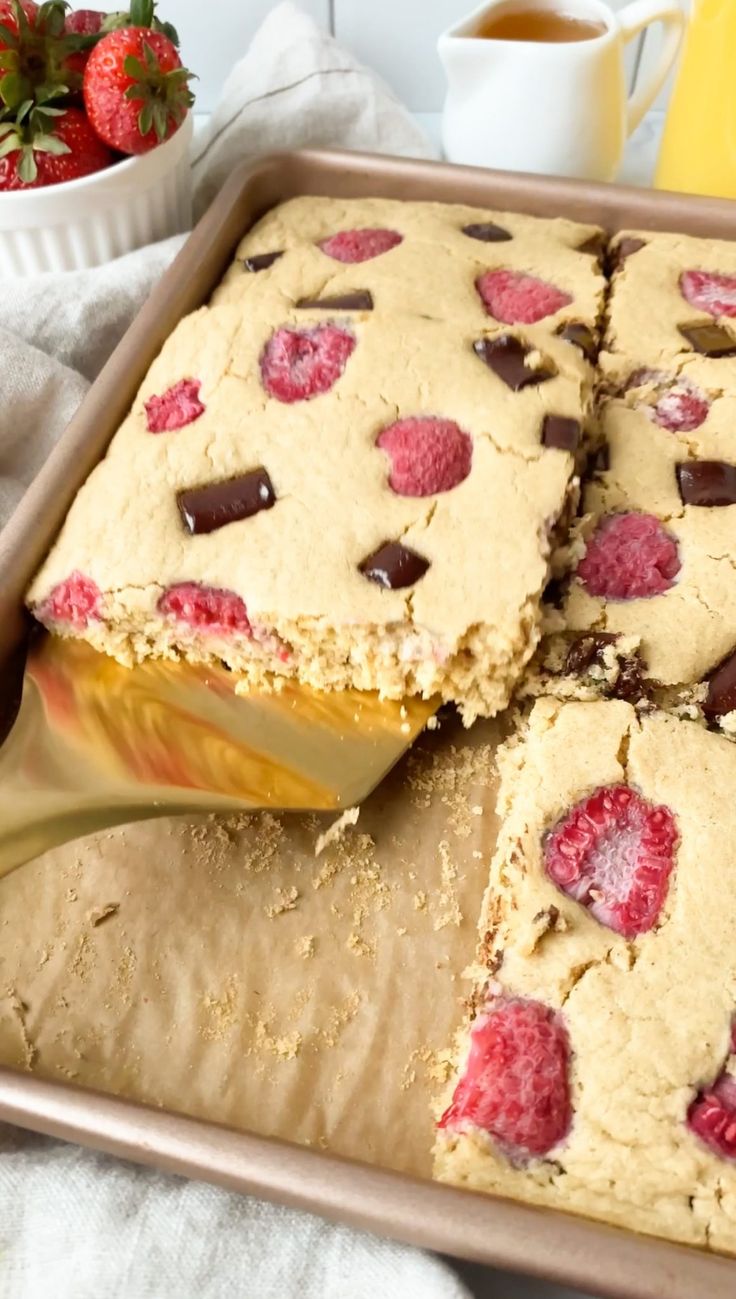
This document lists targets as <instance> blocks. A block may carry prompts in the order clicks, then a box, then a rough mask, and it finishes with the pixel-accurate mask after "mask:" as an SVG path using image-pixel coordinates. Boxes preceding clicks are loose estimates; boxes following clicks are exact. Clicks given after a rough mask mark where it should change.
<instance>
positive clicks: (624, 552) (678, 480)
mask: <svg viewBox="0 0 736 1299" xmlns="http://www.w3.org/2000/svg"><path fill="white" fill-rule="evenodd" d="M712 364H713V363H712V362H711V361H708V360H705V359H703V358H693V359H692V360H691V362H689V363H688V364H687V365H686V366H685V367H684V368H683V370H682V371H681V372H680V375H679V377H674V376H666V375H663V374H661V373H657V372H647V371H640V373H639V375H638V376H636V377H635V380H634V381H632V382H631V383H630V384H629V387H628V388H627V390H626V392H625V394H623V395H622V397H621V398H619V399H612V400H608V401H606V402H604V404H603V407H602V411H601V427H602V433H603V437H604V441H605V445H606V463H605V468H603V469H601V470H600V471H599V472H597V473H596V474H595V475H594V476H593V478H592V480H591V481H590V483H589V484H588V485H587V487H586V489H585V493H584V500H583V505H584V510H585V511H586V512H587V516H588V517H587V519H586V520H585V522H584V523H583V525H582V529H581V535H580V537H579V538H578V541H577V543H576V545H575V546H574V547H573V552H574V561H573V562H574V564H575V565H576V567H575V569H574V571H573V573H572V577H571V580H570V583H569V587H568V589H567V594H566V596H565V597H564V599H563V601H562V610H561V614H560V616H559V618H558V620H557V621H558V626H559V628H560V629H561V630H560V631H559V632H558V634H557V635H556V636H555V635H554V634H553V635H552V636H551V638H550V639H549V641H548V642H547V643H546V644H545V646H544V650H543V652H542V654H541V657H540V670H539V671H538V672H537V674H536V676H535V677H534V680H533V682H532V685H533V691H534V692H535V693H539V692H540V691H541V692H550V691H551V692H553V693H556V694H562V695H568V696H570V695H572V696H581V695H582V696H583V697H586V696H587V697H591V696H595V694H596V693H597V694H614V695H622V696H623V697H624V698H627V699H629V700H631V701H632V702H633V701H635V700H637V699H638V700H640V701H645V702H646V701H647V700H650V701H651V700H654V701H656V702H658V703H660V704H663V705H664V704H666V705H668V706H670V707H673V708H675V709H676V710H678V711H680V712H682V713H685V714H687V715H690V716H693V717H697V716H700V717H701V718H707V720H708V721H710V722H713V721H719V722H720V723H721V724H722V725H723V726H724V727H725V729H726V730H727V731H730V732H731V733H733V732H734V730H735V729H736V727H735V725H734V724H735V723H736V716H734V715H733V713H734V709H736V660H733V659H732V657H731V656H732V655H733V653H734V649H735V648H736V570H735V569H734V563H733V556H734V554H735V553H736V463H734V462H735V461H736V456H734V451H733V427H734V417H735V416H736V387H735V388H734V390H733V394H731V393H722V392H719V391H718V390H717V389H716V388H715V387H714V386H713V384H712V383H710V385H709V379H710V377H711V370H710V367H711V366H712ZM550 621H551V622H552V624H553V625H554V622H555V619H554V617H553V618H552V619H551V620H550ZM721 665H724V666H723V667H722V668H721ZM719 668H720V671H719ZM714 674H715V675H714ZM711 678H713V679H712V681H711Z"/></svg>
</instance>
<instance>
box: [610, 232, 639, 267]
mask: <svg viewBox="0 0 736 1299" xmlns="http://www.w3.org/2000/svg"><path fill="white" fill-rule="evenodd" d="M645 247H646V241H645V240H644V239H634V238H625V239H620V240H619V242H618V243H617V244H614V246H613V248H612V249H611V262H610V269H611V271H620V269H621V267H622V266H623V264H624V262H625V261H626V258H627V257H631V255H632V253H638V252H639V249H640V248H645Z"/></svg>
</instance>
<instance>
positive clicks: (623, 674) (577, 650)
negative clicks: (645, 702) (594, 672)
mask: <svg viewBox="0 0 736 1299" xmlns="http://www.w3.org/2000/svg"><path fill="white" fill-rule="evenodd" d="M617 639H618V637H617V636H614V635H613V634H612V633H611V632H608V631H594V632H587V633H586V634H585V635H583V636H578V637H577V638H576V639H575V640H574V641H573V643H572V645H571V646H570V648H569V650H568V651H567V658H566V659H565V672H566V673H568V674H569V675H570V676H578V677H580V676H584V675H585V673H586V672H589V671H590V669H591V668H592V667H594V666H595V667H604V666H605V659H604V657H603V651H604V650H605V649H606V647H607V646H608V645H613V644H615V642H616V640H617ZM651 686H652V683H651V682H648V681H646V680H645V677H644V664H643V663H642V661H641V658H640V657H639V655H638V654H627V655H626V656H625V657H621V658H619V662H618V676H617V677H616V680H615V681H614V682H613V684H609V683H608V682H604V681H602V682H601V691H602V693H603V694H605V695H606V696H607V697H608V698H609V699H622V700H623V701H624V702H625V703H627V704H634V703H637V702H639V701H641V700H642V699H649V697H650V691H651Z"/></svg>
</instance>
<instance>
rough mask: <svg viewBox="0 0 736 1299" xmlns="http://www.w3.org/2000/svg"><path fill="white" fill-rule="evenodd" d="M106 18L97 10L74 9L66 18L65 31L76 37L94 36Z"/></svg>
mask: <svg viewBox="0 0 736 1299" xmlns="http://www.w3.org/2000/svg"><path fill="white" fill-rule="evenodd" d="M106 16H107V15H106V14H103V13H101V12H100V10H99V9H75V10H74V12H73V13H70V14H67V16H66V23H65V30H66V31H67V32H74V34H75V35H77V36H95V35H96V34H97V32H98V31H99V30H100V28H101V26H102V24H103V22H104V21H105V18H106Z"/></svg>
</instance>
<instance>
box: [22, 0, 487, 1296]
mask: <svg viewBox="0 0 736 1299" xmlns="http://www.w3.org/2000/svg"><path fill="white" fill-rule="evenodd" d="M338 144H339V145H342V146H344V147H349V148H354V149H364V150H374V151H378V152H385V153H400V154H413V155H416V156H428V155H429V154H430V153H431V149H430V147H429V146H428V144H427V142H426V141H425V140H424V138H423V136H422V135H421V133H420V132H419V130H418V128H417V127H416V125H415V124H414V122H413V121H412V119H411V118H410V117H409V115H408V114H407V113H406V111H405V110H404V109H403V108H402V106H401V105H400V104H399V103H398V101H397V100H396V99H395V98H394V96H393V95H392V94H391V92H390V91H389V90H388V88H387V87H386V86H384V85H383V84H382V83H381V82H380V81H379V80H378V79H377V78H376V77H375V76H374V75H373V74H372V73H370V72H369V71H368V70H367V69H365V68H363V67H361V65H360V64H358V63H357V62H356V60H355V59H354V58H353V57H352V56H351V55H349V54H348V53H347V52H346V51H345V50H342V49H341V48H340V47H339V45H338V44H337V43H336V41H334V40H333V38H332V37H330V36H328V35H326V34H325V33H323V32H321V31H320V30H319V29H318V27H317V26H316V24H315V23H314V22H313V21H312V20H311V19H310V18H308V17H306V16H305V15H304V14H303V13H301V12H300V11H299V10H298V9H297V8H296V7H295V6H294V5H292V4H290V3H287V4H282V5H279V6H278V8H276V9H275V10H273V11H272V12H271V14H270V15H269V17H268V18H267V19H266V20H265V22H264V23H263V25H262V27H261V29H260V31H259V32H258V33H257V35H256V37H255V38H254V40H253V43H252V45H251V47H250V49H249V51H248V52H247V53H246V54H245V56H244V58H243V59H242V60H241V61H240V63H238V64H237V66H236V67H235V68H234V70H233V73H232V75H231V76H230V78H229V79H228V81H227V84H226V86H225V88H224V91H223V97H222V102H221V104H220V106H219V107H218V109H217V110H216V112H215V114H214V115H213V117H212V119H211V121H210V123H209V127H208V129H207V130H206V131H205V132H204V133H202V134H201V135H200V136H199V137H198V139H197V141H196V143H195V151H194V177H195V183H196V195H197V208H198V209H199V210H200V211H201V210H202V209H203V207H204V206H206V204H207V202H208V201H209V199H210V198H211V197H212V195H213V194H214V193H215V192H216V190H217V189H218V187H219V185H220V184H221V183H222V181H223V180H224V179H225V177H226V175H227V174H228V172H229V171H230V170H231V168H232V167H233V166H234V165H235V164H236V163H237V162H239V161H241V159H243V158H245V157H247V156H249V155H254V154H257V153H263V152H264V151H267V150H271V149H274V148H298V147H300V146H304V145H310V146H315V147H317V146H330V145H338ZM182 238H183V237H176V238H173V239H169V240H166V241H165V242H163V243H160V244H156V245H153V246H151V247H148V248H144V249H141V250H139V251H138V252H134V253H131V254H129V255H128V256H126V257H123V258H120V259H119V260H118V261H116V262H113V263H110V264H109V265H107V266H104V267H101V268H99V269H95V270H90V271H82V272H74V273H68V274H63V275H44V276H39V277H37V278H36V279H32V280H23V281H9V282H6V283H4V284H2V286H0V287H1V290H2V304H3V308H2V326H1V327H0V358H1V364H0V375H1V376H2V378H1V381H0V382H1V388H0V391H1V395H2V400H0V526H2V524H3V523H4V522H6V521H7V519H8V517H9V515H10V513H11V512H12V510H13V509H14V507H15V506H16V505H17V503H18V501H19V500H20V498H21V496H22V494H23V491H24V489H25V487H27V486H28V484H29V483H30V481H31V480H32V478H33V476H34V474H35V473H36V472H37V471H38V469H39V468H40V466H41V465H42V464H43V462H44V460H45V459H46V457H47V455H48V453H49V451H50V449H51V447H52V446H53V444H54V443H55V442H56V440H57V438H58V437H59V435H60V433H61V432H62V430H63V429H64V426H65V425H66V423H67V422H68V420H69V418H70V417H71V415H72V414H73V412H74V410H75V408H76V407H77V406H78V404H79V402H80V401H81V399H82V398H83V396H84V394H85V392H86V391H87V388H88V387H89V384H90V382H91V381H92V380H93V379H94V377H95V375H96V374H97V373H98V372H99V370H100V368H101V367H102V365H103V364H104V362H105V360H106V359H107V357H108V356H109V354H110V352H111V351H112V349H113V348H114V346H115V344H116V343H117V342H118V340H119V339H120V337H121V336H122V334H123V333H124V331H125V329H126V328H127V326H128V324H129V322H130V320H131V319H132V317H133V316H134V315H135V313H136V311H137V310H138V308H139V307H140V306H141V305H142V303H143V302H144V300H145V298H146V297H147V295H148V293H149V292H150V289H151V287H152V285H153V284H154V283H155V282H156V280H157V279H158V278H159V276H160V274H161V273H162V271H163V270H164V269H165V268H166V266H167V265H168V264H169V262H170V261H171V259H172V257H173V256H174V254H175V253H176V252H177V250H178V249H179V247H180V246H181V243H182ZM467 1294H468V1292H467V1290H466V1289H465V1287H464V1286H463V1285H462V1283H461V1282H460V1281H459V1280H458V1278H457V1277H456V1276H455V1275H454V1274H453V1272H452V1271H451V1270H450V1269H449V1268H448V1267H447V1266H446V1265H445V1264H444V1263H442V1262H441V1261H440V1260H437V1259H434V1258H433V1257H432V1256H431V1255H428V1254H423V1253H421V1252H420V1251H418V1250H413V1249H410V1248H408V1247H404V1246H401V1245H396V1244H393V1243H391V1242H388V1241H382V1240H379V1239H377V1238H375V1237H372V1236H370V1235H367V1234H365V1233H361V1232H353V1231H350V1230H349V1229H347V1228H343V1227H335V1226H330V1225H329V1224H327V1223H325V1222H322V1221H321V1220H320V1219H318V1218H314V1217H311V1216H309V1215H306V1214H299V1213H296V1212H294V1211H291V1210H286V1209H282V1208H279V1207H277V1206H274V1205H270V1204H265V1203H261V1202H259V1201H257V1200H254V1199H251V1198H246V1197H241V1196H237V1195H233V1194H228V1193H226V1192H224V1191H220V1190H218V1189H216V1188H214V1187H210V1186H206V1185H203V1184H198V1183H193V1182H187V1181H184V1180H183V1179H180V1178H174V1177H168V1176H164V1175H162V1174H158V1173H156V1172H153V1171H150V1170H144V1169H138V1168H136V1167H134V1166H132V1165H130V1164H126V1163H123V1162H118V1161H116V1160H113V1159H110V1158H108V1157H106V1156H103V1155H98V1154H94V1153H91V1152H86V1151H83V1150H80V1149H78V1148H76V1147H74V1146H70V1145H65V1144H63V1143H60V1142H54V1141H51V1140H48V1139H46V1138H42V1137H38V1136H33V1135H31V1134H26V1133H23V1132H20V1131H19V1130H17V1129H12V1128H10V1127H3V1126H2V1125H0V1299H189V1297H190V1296H197V1297H198V1299H200V1297H201V1299H230V1296H233V1299H235V1297H237V1299H251V1297H252V1299H289V1297H290V1296H292V1295H293V1296H297V1295H298V1296H300V1297H301V1299H347V1297H348V1296H349V1297H350V1299H373V1297H374V1296H376V1295H380V1296H386V1299H394V1297H395V1299H399V1296H401V1299H414V1297H415V1296H416V1299H463V1297H464V1296H467Z"/></svg>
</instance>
